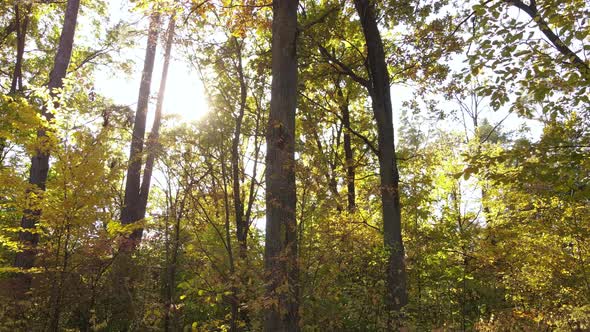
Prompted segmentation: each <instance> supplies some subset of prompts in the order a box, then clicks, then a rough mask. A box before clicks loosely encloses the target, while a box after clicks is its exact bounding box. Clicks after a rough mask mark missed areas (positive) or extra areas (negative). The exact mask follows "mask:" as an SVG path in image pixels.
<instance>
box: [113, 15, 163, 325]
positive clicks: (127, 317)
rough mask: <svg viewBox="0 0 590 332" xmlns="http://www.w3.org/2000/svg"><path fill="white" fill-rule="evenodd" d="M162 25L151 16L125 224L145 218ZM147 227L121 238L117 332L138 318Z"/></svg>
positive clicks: (115, 302) (115, 283) (115, 281)
mask: <svg viewBox="0 0 590 332" xmlns="http://www.w3.org/2000/svg"><path fill="white" fill-rule="evenodd" d="M159 28H160V14H159V13H158V12H157V11H154V13H152V14H151V16H150V24H149V32H148V39H147V47H146V51H145V58H144V63H143V72H142V75H141V83H140V85H139V96H138V100H137V112H136V113H135V122H134V125H133V134H132V135H133V136H132V137H131V148H130V151H129V165H128V167H127V179H126V183H125V198H124V201H123V204H124V205H123V209H122V210H121V224H123V225H130V224H133V223H135V222H137V221H139V220H140V219H142V215H141V214H142V211H143V210H142V207H141V206H142V205H141V203H142V197H141V166H142V153H143V145H144V136H145V127H146V118H147V110H148V104H149V98H150V86H151V82H152V73H153V70H154V61H155V57H156V46H157V44H158V34H159V33H158V32H159ZM142 233H143V228H136V229H134V230H133V231H132V233H131V234H130V235H129V236H125V237H123V238H121V242H120V244H119V252H118V254H117V256H116V257H115V259H114V260H113V271H112V273H113V277H112V282H113V298H112V299H111V302H112V307H111V315H112V316H111V320H110V322H109V328H110V329H111V330H113V331H115V330H116V331H128V330H129V328H130V324H131V323H132V322H133V320H134V318H135V308H134V306H133V283H134V280H133V279H134V275H135V272H134V271H133V269H134V265H133V261H132V259H131V255H132V253H133V250H134V249H135V248H136V247H137V245H139V242H140V241H141V236H142Z"/></svg>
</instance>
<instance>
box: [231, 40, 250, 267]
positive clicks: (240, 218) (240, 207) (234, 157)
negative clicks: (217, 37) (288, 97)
mask: <svg viewBox="0 0 590 332" xmlns="http://www.w3.org/2000/svg"><path fill="white" fill-rule="evenodd" d="M236 44H237V45H236V47H237V56H238V65H237V71H238V80H239V84H240V106H239V107H240V108H239V110H238V116H237V117H236V122H235V125H236V127H235V130H234V137H233V140H232V147H231V167H232V191H233V200H234V214H235V218H236V237H237V239H238V245H239V247H240V248H239V250H240V251H239V256H240V258H241V259H245V258H246V250H247V238H248V221H247V220H245V219H244V203H243V201H242V198H241V197H240V161H239V158H240V154H239V152H240V151H239V148H240V136H241V135H242V122H243V120H244V112H245V111H246V98H247V93H248V90H247V86H246V79H245V77H244V69H243V67H242V46H241V45H239V42H238V41H237V40H236Z"/></svg>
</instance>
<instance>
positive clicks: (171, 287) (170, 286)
mask: <svg viewBox="0 0 590 332" xmlns="http://www.w3.org/2000/svg"><path fill="white" fill-rule="evenodd" d="M189 190H190V189H189ZM169 192H170V193H169V194H168V195H167V196H168V197H170V195H171V188H169ZM185 199H186V196H185V197H184V198H183V199H182V201H181V203H180V208H179V207H178V193H177V196H176V199H175V201H174V203H173V202H172V199H171V198H170V199H168V201H169V202H170V203H169V206H170V208H169V211H171V212H172V213H173V215H174V225H173V232H174V234H173V239H172V248H171V249H170V245H169V242H170V241H169V240H167V241H166V258H167V262H166V263H167V264H166V276H165V280H166V283H165V285H166V286H165V289H164V293H165V299H164V301H165V306H166V308H165V309H164V331H165V332H168V331H175V330H176V326H175V324H174V323H173V322H174V319H173V318H174V316H173V313H172V311H173V305H174V294H175V292H174V291H175V289H176V283H175V280H176V264H177V262H178V248H179V246H180V220H181V219H182V216H183V213H184V206H185ZM166 218H170V212H168V214H167V216H166ZM166 233H168V223H166ZM168 258H170V259H168Z"/></svg>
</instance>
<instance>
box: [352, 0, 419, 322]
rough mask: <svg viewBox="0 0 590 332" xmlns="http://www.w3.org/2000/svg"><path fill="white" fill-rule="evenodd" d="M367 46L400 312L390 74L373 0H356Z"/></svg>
mask: <svg viewBox="0 0 590 332" xmlns="http://www.w3.org/2000/svg"><path fill="white" fill-rule="evenodd" d="M354 4H355V7H356V10H357V12H358V14H359V17H360V20H361V25H362V28H363V34H364V36H365V42H366V45H367V53H368V54H367V56H368V71H369V77H370V83H371V89H370V95H371V100H372V107H373V113H374V116H375V119H376V121H377V130H378V137H379V168H380V178H381V202H382V212H383V238H384V242H385V246H386V247H387V248H388V249H389V251H390V256H389V263H388V268H387V289H388V294H387V295H388V298H387V304H388V307H389V308H388V309H389V310H390V311H391V312H394V313H399V312H400V310H401V309H402V308H403V307H404V306H405V305H406V304H407V302H408V297H407V291H406V270H405V262H404V246H403V241H402V233H401V206H400V197H399V173H398V168H397V160H396V156H395V143H394V131H393V118H392V113H393V112H392V105H391V95H390V83H389V73H388V70H387V64H386V62H385V51H384V49H383V42H382V40H381V35H380V33H379V28H378V25H377V20H376V17H375V10H374V7H373V2H372V1H370V0H355V1H354Z"/></svg>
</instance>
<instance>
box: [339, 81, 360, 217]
mask: <svg viewBox="0 0 590 332" xmlns="http://www.w3.org/2000/svg"><path fill="white" fill-rule="evenodd" d="M336 86H337V88H338V98H339V99H340V100H339V103H340V113H341V115H342V126H343V127H344V129H345V130H344V135H343V136H344V159H345V168H346V189H347V193H346V196H347V199H348V206H347V210H348V212H354V211H355V210H356V187H355V183H354V180H355V177H356V174H355V173H356V172H355V167H354V152H353V150H352V141H351V137H350V109H349V108H348V96H347V97H346V98H344V94H343V93H342V89H341V88H340V82H337V83H336Z"/></svg>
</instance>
